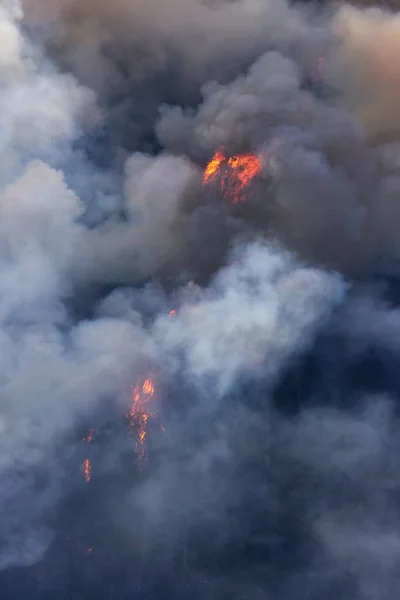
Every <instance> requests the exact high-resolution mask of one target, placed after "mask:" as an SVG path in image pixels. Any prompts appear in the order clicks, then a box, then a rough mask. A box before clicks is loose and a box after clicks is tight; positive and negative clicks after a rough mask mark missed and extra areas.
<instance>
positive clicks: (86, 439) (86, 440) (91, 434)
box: [82, 429, 95, 444]
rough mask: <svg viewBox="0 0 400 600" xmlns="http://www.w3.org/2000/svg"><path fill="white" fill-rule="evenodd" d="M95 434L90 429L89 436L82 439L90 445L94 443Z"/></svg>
mask: <svg viewBox="0 0 400 600" xmlns="http://www.w3.org/2000/svg"><path fill="white" fill-rule="evenodd" d="M94 434H95V431H94V429H89V433H88V434H87V436H85V437H84V438H82V441H83V442H87V443H88V444H90V442H93V438H94Z"/></svg>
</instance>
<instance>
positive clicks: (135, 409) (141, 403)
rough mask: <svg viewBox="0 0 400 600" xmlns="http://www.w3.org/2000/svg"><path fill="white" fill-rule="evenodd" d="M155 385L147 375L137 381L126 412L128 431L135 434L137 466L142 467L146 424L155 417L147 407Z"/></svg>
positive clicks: (144, 459)
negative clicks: (129, 406)
mask: <svg viewBox="0 0 400 600" xmlns="http://www.w3.org/2000/svg"><path fill="white" fill-rule="evenodd" d="M154 394H155V387H154V383H153V380H152V379H151V378H150V377H148V378H146V379H144V380H141V381H139V382H138V383H137V384H136V385H135V387H134V388H133V392H132V405H131V408H130V411H129V414H128V418H129V424H130V432H131V433H135V434H136V442H135V446H134V449H135V453H136V454H137V456H138V460H139V466H141V467H143V466H144V463H145V462H146V446H145V442H146V437H147V432H148V424H149V421H150V420H151V419H153V418H154V417H156V416H157V415H156V414H155V413H152V412H151V410H150V408H149V405H148V404H149V402H150V400H151V399H152V398H153V397H154Z"/></svg>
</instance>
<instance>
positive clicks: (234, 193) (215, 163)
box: [203, 150, 262, 204]
mask: <svg viewBox="0 0 400 600" xmlns="http://www.w3.org/2000/svg"><path fill="white" fill-rule="evenodd" d="M261 168H262V164H261V161H260V159H259V158H258V156H256V155H254V154H238V155H236V156H232V157H230V158H228V157H226V156H225V155H224V154H223V152H221V151H220V150H218V151H217V152H216V153H215V154H214V156H213V158H212V159H211V160H210V162H209V163H208V164H207V166H206V169H205V171H204V177H203V184H204V185H210V184H214V183H218V184H219V187H220V190H221V193H222V195H223V197H224V198H227V199H229V200H230V201H231V202H232V203H233V204H239V203H241V202H245V201H246V199H247V198H248V197H249V195H251V190H250V189H249V186H250V184H251V183H252V182H253V181H254V179H255V178H256V177H257V175H259V173H260V172H261Z"/></svg>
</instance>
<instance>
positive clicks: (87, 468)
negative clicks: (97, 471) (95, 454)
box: [82, 458, 92, 483]
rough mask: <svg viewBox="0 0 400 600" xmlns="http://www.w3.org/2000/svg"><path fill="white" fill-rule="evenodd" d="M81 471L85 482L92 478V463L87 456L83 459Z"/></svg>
mask: <svg viewBox="0 0 400 600" xmlns="http://www.w3.org/2000/svg"><path fill="white" fill-rule="evenodd" d="M82 472H83V477H84V478H85V481H86V483H89V481H90V480H91V478H92V465H91V462H90V460H89V459H88V458H85V460H84V461H83V464H82Z"/></svg>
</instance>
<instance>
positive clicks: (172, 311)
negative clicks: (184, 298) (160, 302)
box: [169, 308, 176, 317]
mask: <svg viewBox="0 0 400 600" xmlns="http://www.w3.org/2000/svg"><path fill="white" fill-rule="evenodd" d="M175 315H176V310H175V309H174V308H173V309H172V310H170V311H169V316H170V317H175Z"/></svg>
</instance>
